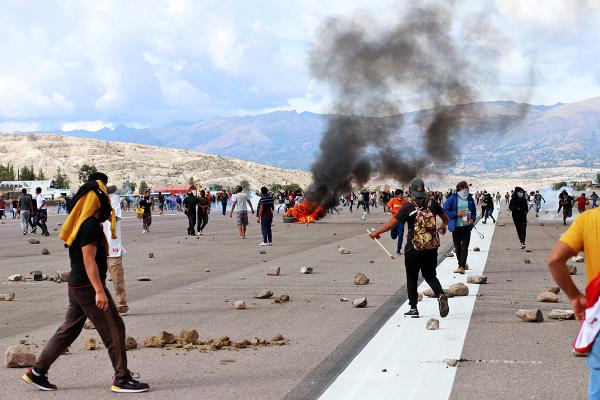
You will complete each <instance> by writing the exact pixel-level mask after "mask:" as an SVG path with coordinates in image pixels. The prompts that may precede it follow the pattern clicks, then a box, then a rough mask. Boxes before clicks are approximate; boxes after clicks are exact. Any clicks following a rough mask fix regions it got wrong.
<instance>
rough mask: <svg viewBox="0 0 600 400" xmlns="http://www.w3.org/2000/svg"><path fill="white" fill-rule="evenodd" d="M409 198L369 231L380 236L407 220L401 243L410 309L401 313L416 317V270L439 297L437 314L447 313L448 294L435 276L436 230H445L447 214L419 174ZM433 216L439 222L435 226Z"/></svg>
mask: <svg viewBox="0 0 600 400" xmlns="http://www.w3.org/2000/svg"><path fill="white" fill-rule="evenodd" d="M409 186H410V201H409V202H408V203H406V204H405V205H404V206H402V208H400V211H398V213H397V214H396V217H395V218H393V219H392V220H391V221H389V222H387V223H386V224H385V225H383V226H382V227H381V228H379V229H378V230H376V231H374V232H371V234H370V236H371V238H372V239H379V238H380V237H381V234H382V233H385V232H387V231H390V230H392V229H394V228H395V227H396V226H397V225H398V224H406V226H407V227H408V234H407V240H406V246H405V247H404V265H405V267H406V289H407V291H408V302H409V304H410V311H408V312H406V313H405V314H404V315H406V316H409V317H412V318H419V311H418V310H417V302H418V293H417V283H418V279H419V271H421V274H422V275H423V278H424V279H425V281H426V282H427V284H428V285H429V286H430V287H431V289H432V290H433V292H434V293H435V296H436V297H437V299H438V305H439V310H440V316H441V317H442V318H444V317H446V316H447V315H448V311H449V307H448V298H447V297H446V295H445V294H444V291H443V289H442V285H441V284H440V281H439V280H438V278H437V276H436V271H435V269H436V267H437V254H438V247H440V238H439V235H438V232H441V233H442V234H445V233H446V228H447V226H448V216H447V215H446V213H444V210H443V209H442V206H440V203H438V202H437V201H435V200H433V199H430V198H428V197H427V196H426V193H425V183H423V181H422V180H421V179H419V178H414V179H413V180H412V181H410V185H409ZM436 216H437V217H440V219H441V220H442V224H441V225H440V226H439V227H438V226H437V223H436Z"/></svg>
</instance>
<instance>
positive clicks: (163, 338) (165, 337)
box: [158, 331, 177, 346]
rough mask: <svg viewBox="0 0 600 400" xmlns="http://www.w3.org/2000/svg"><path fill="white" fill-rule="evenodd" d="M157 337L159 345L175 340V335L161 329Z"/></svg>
mask: <svg viewBox="0 0 600 400" xmlns="http://www.w3.org/2000/svg"><path fill="white" fill-rule="evenodd" d="M158 338H159V340H160V344H161V346H164V345H165V344H173V343H175V341H176V340H177V338H176V337H175V335H173V334H172V333H169V332H167V331H162V332H161V333H160V335H159V336H158Z"/></svg>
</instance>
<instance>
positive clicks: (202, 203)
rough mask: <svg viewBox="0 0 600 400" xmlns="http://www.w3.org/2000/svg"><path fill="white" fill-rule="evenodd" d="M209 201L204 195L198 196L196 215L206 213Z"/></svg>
mask: <svg viewBox="0 0 600 400" xmlns="http://www.w3.org/2000/svg"><path fill="white" fill-rule="evenodd" d="M209 208H210V201H209V200H208V199H207V198H206V197H198V215H200V216H202V215H205V214H207V213H208V209H209Z"/></svg>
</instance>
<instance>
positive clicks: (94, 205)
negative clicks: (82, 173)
mask: <svg viewBox="0 0 600 400" xmlns="http://www.w3.org/2000/svg"><path fill="white" fill-rule="evenodd" d="M96 182H97V183H98V186H99V187H100V190H102V191H103V192H104V194H106V196H107V197H108V194H107V193H106V185H105V184H104V183H102V181H96ZM100 207H101V204H100V199H99V198H98V195H97V194H96V193H95V192H94V191H93V190H90V191H88V192H87V193H86V194H84V195H83V196H82V197H81V199H79V201H78V202H77V203H76V204H75V206H74V207H73V209H72V210H71V212H70V213H69V216H68V217H67V220H66V221H65V222H64V224H63V226H62V229H61V230H60V233H59V234H58V237H59V238H61V239H62V240H63V241H64V242H65V245H66V246H71V244H73V241H74V240H75V238H76V237H77V233H78V232H79V228H80V227H81V224H83V223H84V222H85V221H86V220H87V219H88V218H90V217H91V216H93V215H94V213H95V212H96V210H98V209H99V208H100ZM116 222H117V221H116V217H115V210H113V209H112V208H111V213H110V231H111V236H112V238H113V239H116V238H117V230H116Z"/></svg>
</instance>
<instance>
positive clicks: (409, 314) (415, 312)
mask: <svg viewBox="0 0 600 400" xmlns="http://www.w3.org/2000/svg"><path fill="white" fill-rule="evenodd" d="M404 315H405V316H406V317H411V318H419V310H417V309H416V308H411V309H410V310H409V311H407V312H405V313H404Z"/></svg>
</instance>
